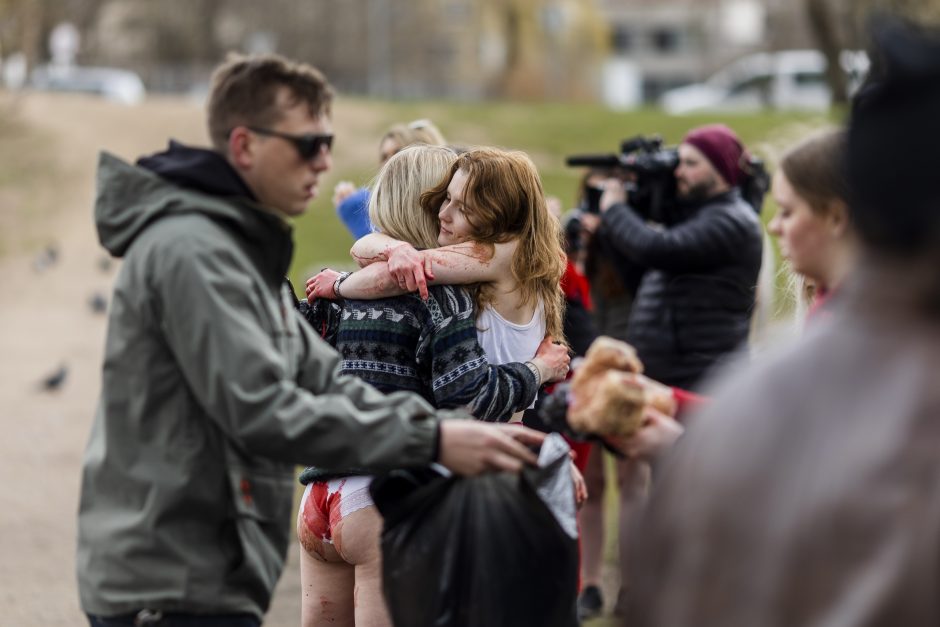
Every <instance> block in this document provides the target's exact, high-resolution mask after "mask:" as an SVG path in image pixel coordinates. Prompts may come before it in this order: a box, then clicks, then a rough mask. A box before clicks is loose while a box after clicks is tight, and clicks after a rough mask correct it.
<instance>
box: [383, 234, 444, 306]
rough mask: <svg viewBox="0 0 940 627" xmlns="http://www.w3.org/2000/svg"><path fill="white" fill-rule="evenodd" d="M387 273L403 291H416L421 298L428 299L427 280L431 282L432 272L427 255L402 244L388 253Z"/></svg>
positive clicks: (409, 245)
mask: <svg viewBox="0 0 940 627" xmlns="http://www.w3.org/2000/svg"><path fill="white" fill-rule="evenodd" d="M388 271H389V273H390V274H391V275H392V276H393V277H395V280H396V281H398V285H399V287H401V288H402V289H403V290H406V291H408V292H414V291H415V290H417V291H418V293H419V294H420V295H421V298H423V299H424V300H427V299H428V281H427V279H432V280H433V279H434V272H433V271H432V269H431V259H430V258H429V257H428V256H427V255H424V254H422V253H421V252H420V251H418V250H415V248H414V246H412V245H411V244H407V243H404V242H403V243H401V244H399V245H398V246H396V247H395V248H393V249H392V250H391V252H389V255H388Z"/></svg>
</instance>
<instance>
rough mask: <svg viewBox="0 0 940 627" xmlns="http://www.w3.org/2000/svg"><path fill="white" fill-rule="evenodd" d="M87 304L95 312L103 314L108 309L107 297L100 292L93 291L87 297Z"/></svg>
mask: <svg viewBox="0 0 940 627" xmlns="http://www.w3.org/2000/svg"><path fill="white" fill-rule="evenodd" d="M88 306H89V307H91V310H92V311H93V312H94V313H96V314H103V313H104V312H106V311H107V310H108V299H107V298H105V296H104V294H102V293H101V292H95V293H94V294H92V295H91V296H90V297H89V298H88Z"/></svg>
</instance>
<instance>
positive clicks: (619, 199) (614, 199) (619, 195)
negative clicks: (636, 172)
mask: <svg viewBox="0 0 940 627" xmlns="http://www.w3.org/2000/svg"><path fill="white" fill-rule="evenodd" d="M626 202H627V190H626V189H625V188H624V186H623V181H621V180H620V179H616V178H611V179H607V180H606V181H604V193H603V194H601V201H600V206H601V213H604V212H606V211H607V210H608V209H610V208H611V207H613V206H614V205H622V204H624V203H626Z"/></svg>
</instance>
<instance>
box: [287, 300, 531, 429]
mask: <svg viewBox="0 0 940 627" xmlns="http://www.w3.org/2000/svg"><path fill="white" fill-rule="evenodd" d="M428 291H429V293H430V296H429V298H428V300H427V301H422V300H421V299H420V298H419V297H418V296H417V295H415V294H406V295H404V296H398V297H395V298H383V299H378V300H355V299H348V300H346V301H344V302H343V305H342V312H341V314H340V315H336V314H337V313H339V312H338V311H337V307H336V306H335V305H334V306H333V308H332V311H331V312H327V311H325V310H323V309H322V307H321V311H320V312H319V314H320V315H319V317H318V319H316V320H313V319H311V316H310V315H307V318H308V320H310V322H311V323H312V324H313V325H314V328H316V329H317V331H318V332H319V333H320V334H321V335H322V336H324V337H327V338H330V339H331V340H333V343H334V345H335V347H336V349H337V350H338V351H339V352H340V354H342V356H343V374H351V375H355V376H357V377H359V378H361V379H363V380H365V381H367V382H368V383H370V384H372V385H373V386H375V387H376V388H378V389H379V390H381V391H383V392H386V393H389V392H394V391H399V390H408V391H411V392H415V393H417V394H420V395H421V396H423V397H424V398H425V399H427V401H428V402H429V403H431V404H432V405H434V406H435V407H439V408H456V407H466V409H467V410H468V411H469V412H470V413H471V414H473V415H474V416H475V417H476V418H478V419H480V420H487V421H507V420H509V418H510V416H512V414H513V413H514V412H516V411H521V410H522V409H525V408H526V407H528V406H529V405H531V404H532V401H533V400H534V399H535V395H536V393H537V392H538V388H537V387H536V381H535V376H534V375H533V374H532V372H531V371H530V370H529V368H528V367H526V366H525V365H524V364H522V363H511V364H503V365H499V366H492V365H490V364H489V362H487V360H486V354H485V353H484V352H483V349H482V348H481V347H480V344H479V343H478V342H477V330H476V323H475V317H474V308H473V300H472V299H471V298H470V296H469V294H467V292H466V291H465V290H463V289H462V288H459V287H456V286H451V285H435V286H430V287H429V288H428ZM317 304H318V305H320V302H319V301H318V302H317ZM302 311H303V309H302ZM334 332H335V336H333V333H334Z"/></svg>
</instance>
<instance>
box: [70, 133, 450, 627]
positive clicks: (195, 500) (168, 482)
mask: <svg viewBox="0 0 940 627" xmlns="http://www.w3.org/2000/svg"><path fill="white" fill-rule="evenodd" d="M174 151H175V152H174ZM163 154H164V155H170V157H171V158H170V161H171V162H172V164H173V165H172V166H171V168H170V169H171V170H174V171H173V172H169V173H166V175H157V174H155V173H154V172H153V171H151V170H150V169H145V168H143V167H139V166H132V165H130V164H128V163H125V162H123V161H121V160H119V159H117V158H116V157H114V156H111V155H108V154H102V156H101V158H100V162H99V172H98V197H97V201H96V207H95V217H96V223H97V228H98V234H99V238H100V241H101V243H102V244H103V245H104V246H105V247H106V248H107V249H108V251H110V252H111V254H112V255H114V256H116V257H123V259H124V262H123V264H122V267H121V270H120V273H119V275H118V277H117V280H116V284H115V287H114V295H113V298H112V301H111V302H112V306H111V312H110V319H109V322H108V332H107V341H106V346H105V358H104V368H103V387H102V393H101V398H100V401H99V405H98V409H97V414H96V416H95V420H94V424H93V427H92V432H91V437H90V441H89V443H88V446H87V449H86V451H85V457H84V465H83V474H82V493H81V502H80V507H79V519H78V556H77V571H78V584H79V593H80V597H81V604H82V608H83V609H84V610H85V611H86V612H87V613H89V614H94V615H99V616H113V615H118V614H125V613H130V612H134V611H137V610H140V609H143V608H150V609H154V610H162V611H177V612H191V613H219V614H222V613H242V612H245V613H251V614H255V615H257V616H259V617H261V616H263V614H264V612H265V611H266V609H267V607H268V604H269V601H270V598H271V593H272V591H273V589H274V586H275V583H276V582H277V579H278V577H279V575H280V573H281V570H282V568H283V565H284V560H285V557H286V552H287V546H288V541H289V538H290V533H291V521H290V514H291V510H292V504H293V502H292V499H293V495H294V486H295V485H296V484H295V482H294V476H295V475H294V473H295V465H298V464H302V465H310V464H315V465H317V466H320V467H326V468H347V467H353V466H357V467H362V468H366V469H371V470H382V469H387V468H391V467H400V466H408V465H418V464H427V463H428V462H430V461H432V458H433V457H434V455H435V448H436V445H437V441H436V439H437V417H436V415H435V413H434V410H433V409H432V408H431V406H430V405H428V404H427V403H426V402H425V401H423V400H422V399H420V398H419V397H418V396H416V395H411V394H405V393H399V394H392V395H388V396H385V395H383V394H381V393H379V392H378V391H376V390H375V389H374V388H372V387H370V386H369V385H367V384H365V383H363V382H361V381H360V380H358V379H356V378H353V377H349V376H342V375H340V374H339V371H340V367H341V358H340V356H339V355H338V353H336V352H335V351H334V350H333V349H332V348H330V347H329V346H328V345H327V344H326V343H325V342H323V341H322V340H321V339H320V338H319V337H317V336H316V335H315V334H314V333H312V332H311V330H310V329H309V325H307V324H306V323H304V322H303V321H302V319H301V318H300V317H299V315H298V314H297V313H296V311H295V308H294V300H293V295H292V294H289V293H288V290H287V289H285V286H284V275H285V272H286V270H287V265H288V264H289V261H290V255H291V251H292V242H291V230H290V227H289V226H288V225H287V223H286V222H284V221H283V220H282V219H281V218H280V217H278V216H277V215H275V214H273V213H271V212H268V211H266V210H265V209H264V208H262V207H261V206H260V205H258V204H257V203H256V202H254V201H253V200H251V198H250V196H251V194H250V191H248V190H247V187H245V186H244V183H243V182H242V181H241V179H240V177H238V175H237V174H236V173H235V171H234V170H232V169H231V168H230V167H229V166H228V165H227V163H225V162H224V159H222V157H221V156H219V155H217V154H216V153H213V152H211V151H207V150H200V149H193V148H186V147H183V146H180V145H179V144H171V148H170V150H169V151H168V152H167V153H163ZM213 160H214V161H213ZM219 160H221V162H222V163H221V164H220V163H219ZM193 161H197V162H199V161H203V162H210V163H211V165H212V167H214V168H215V169H216V170H217V171H218V170H219V169H220V168H221V169H222V170H225V169H226V168H228V171H227V173H226V176H228V177H229V178H231V179H232V180H234V181H236V182H237V184H236V185H234V186H230V187H232V188H233V189H232V190H230V191H231V193H226V190H225V186H224V185H223V186H222V188H221V189H219V190H214V189H213V191H216V193H206V191H205V189H206V187H205V186H204V187H202V188H201V189H200V188H199V187H198V186H196V187H193V186H187V185H186V184H185V183H186V179H187V176H189V174H190V173H187V172H186V171H187V169H192V168H193V164H192V162H193ZM196 169H197V170H198V167H197V168H196ZM180 173H182V174H183V175H182V176H180ZM161 174H165V173H163V172H161ZM195 176H196V178H198V177H199V174H198V172H196V174H195ZM179 180H182V181H183V182H184V184H183V185H180V184H178V181H179ZM208 187H210V188H211V187H212V186H208ZM239 191H241V192H247V193H241V194H240V195H239V193H238V192H239ZM437 415H438V416H440V415H442V414H441V413H439V414H437Z"/></svg>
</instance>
